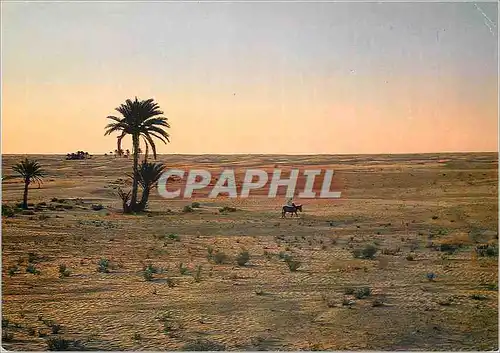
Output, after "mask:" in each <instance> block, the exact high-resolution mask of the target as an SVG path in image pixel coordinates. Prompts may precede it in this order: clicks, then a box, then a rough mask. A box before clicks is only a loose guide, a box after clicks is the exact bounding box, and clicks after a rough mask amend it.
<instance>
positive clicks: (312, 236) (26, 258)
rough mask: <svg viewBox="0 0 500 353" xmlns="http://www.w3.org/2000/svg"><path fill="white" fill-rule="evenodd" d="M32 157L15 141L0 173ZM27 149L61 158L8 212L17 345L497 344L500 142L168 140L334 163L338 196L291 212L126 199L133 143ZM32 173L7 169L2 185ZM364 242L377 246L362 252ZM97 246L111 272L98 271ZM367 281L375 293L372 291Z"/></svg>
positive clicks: (207, 161)
mask: <svg viewBox="0 0 500 353" xmlns="http://www.w3.org/2000/svg"><path fill="white" fill-rule="evenodd" d="M22 157H23V156H14V155H4V156H3V157H2V158H3V162H2V168H3V172H2V175H4V176H5V175H10V174H12V171H11V167H12V165H13V164H14V163H15V162H17V161H19V160H20V159H21V158H22ZM30 158H36V159H38V160H39V162H40V163H41V164H42V166H43V167H44V168H45V169H46V170H47V171H48V173H49V175H48V176H47V177H45V178H44V183H43V184H42V185H41V186H40V188H38V185H37V184H34V185H31V187H30V191H29V202H30V203H32V204H33V208H36V209H34V210H32V211H28V212H24V213H25V214H21V213H18V214H16V215H15V216H14V217H2V304H3V305H2V317H3V320H2V326H3V331H7V332H9V333H10V334H11V336H10V337H8V339H7V340H5V339H4V340H3V342H2V346H3V347H4V348H5V349H8V350H30V351H37V350H47V347H48V346H47V340H48V339H49V338H50V337H63V338H65V339H68V340H70V341H71V342H72V344H74V348H78V349H85V350H156V351H158V350H182V349H187V346H185V345H186V344H188V343H190V342H193V341H195V340H197V339H205V340H209V341H211V342H215V343H217V344H219V345H220V347H225V348H226V349H227V350H372V349H376V350H493V349H498V292H497V288H498V257H497V256H478V255H477V253H476V251H475V248H476V246H478V245H480V244H486V243H490V244H495V245H496V244H497V242H498V154H497V153H478V154H474V153H469V154H458V153H457V154H434V155H433V154H425V155H359V156H358V155H342V156H327V155H324V156H270V155H243V156H225V155H220V156H214V155H200V156H190V155H160V156H158V160H159V161H162V162H164V163H165V164H166V165H167V166H168V167H170V168H182V169H192V168H209V169H213V170H219V169H220V168H221V167H236V168H239V169H240V170H244V169H245V168H273V167H275V166H277V167H281V168H289V167H293V166H309V165H310V166H314V167H318V168H332V169H334V170H335V171H336V174H335V178H336V179H335V180H336V182H337V185H338V186H339V187H340V188H341V191H342V198H341V199H339V200H314V199H307V200H298V201H299V202H301V203H303V207H304V211H303V212H302V213H299V217H298V218H286V219H282V218H281V210H280V208H281V205H283V204H284V202H285V198H284V197H281V196H280V197H278V198H276V199H268V198H267V197H265V195H259V194H257V195H254V196H253V197H249V198H248V199H230V198H227V197H219V198H217V199H207V198H196V199H190V200H166V199H162V198H160V197H159V196H158V194H157V193H156V191H155V192H153V196H152V198H151V200H150V205H149V212H148V213H147V214H141V215H124V214H123V213H122V212H121V207H120V205H121V201H120V200H119V198H118V197H117V196H116V190H117V187H118V186H121V187H122V188H127V187H129V185H130V183H129V182H128V181H127V178H126V176H125V174H126V173H129V172H130V171H131V166H132V161H131V159H126V158H114V157H110V156H108V157H105V156H102V155H101V156H94V157H93V158H92V159H90V160H71V161H67V160H65V156H58V155H31V156H30ZM22 190H23V184H22V182H21V180H19V179H12V180H4V181H3V183H2V202H3V203H4V204H5V203H6V204H9V205H14V204H15V203H17V202H20V201H21V200H22ZM194 201H196V202H199V203H200V206H201V207H199V208H194V209H193V212H183V208H184V206H186V205H191V203H192V202H194ZM40 203H42V204H40ZM44 203H45V204H44ZM96 204H102V205H103V206H104V208H103V209H102V210H93V209H92V207H91V206H92V205H96ZM37 205H38V206H37ZM224 206H229V207H235V208H236V209H237V210H236V211H235V212H220V211H219V209H220V208H221V207H224ZM368 244H372V245H373V246H375V247H376V248H377V250H378V251H377V253H376V254H375V256H374V258H373V259H363V258H355V257H354V256H353V251H355V250H356V249H358V248H364V247H365V246H367V245H368ZM440 244H450V246H451V247H452V250H446V251H440V247H439V246H440ZM211 249H213V252H212V258H210V256H209V255H210V254H209V253H210V251H212V250H211ZM243 249H246V250H247V251H248V252H249V255H250V258H249V261H248V263H247V264H246V265H244V266H239V265H238V264H237V263H236V260H235V257H236V256H237V255H238V254H239V253H240V252H241V251H243ZM443 249H444V248H443ZM217 251H220V252H224V253H225V254H226V255H227V256H228V259H227V261H226V263H222V264H218V263H216V261H215V260H214V258H213V257H214V254H215V253H216V252H217ZM286 256H290V257H291V258H292V259H293V260H294V261H300V263H301V266H300V267H299V268H298V270H296V271H291V270H290V269H289V267H288V266H287V263H286V262H285V261H284V258H285V257H286ZM101 259H107V260H109V272H107V273H106V272H98V271H97V268H98V263H99V261H100V260H101ZM181 263H182V264H183V266H185V267H186V269H183V270H181V269H180V268H179V266H180V264H181ZM30 264H31V266H34V267H35V269H36V270H37V271H39V274H32V273H28V272H26V269H27V268H28V266H30ZM61 264H64V265H66V266H67V270H68V271H69V273H68V276H60V273H59V265H61ZM148 264H151V265H152V266H153V267H154V268H156V269H158V271H157V273H155V274H153V276H152V278H150V280H147V279H146V278H145V277H144V267H145V266H147V265H148ZM197 266H201V267H197ZM197 269H198V270H199V269H201V271H200V272H199V273H198V274H197ZM429 273H434V274H435V275H436V278H435V279H434V280H433V281H431V280H429V279H428V278H427V275H428V274H429ZM361 287H369V288H370V293H369V295H367V296H364V297H362V296H359V297H360V298H358V297H357V296H356V292H355V293H354V294H353V293H352V292H353V290H354V291H356V289H357V288H361ZM5 320H8V321H5ZM57 325H59V326H57ZM54 327H55V328H54Z"/></svg>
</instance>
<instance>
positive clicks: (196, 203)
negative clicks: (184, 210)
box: [191, 202, 201, 208]
mask: <svg viewBox="0 0 500 353" xmlns="http://www.w3.org/2000/svg"><path fill="white" fill-rule="evenodd" d="M200 207H201V205H200V203H199V202H193V203H192V204H191V208H200Z"/></svg>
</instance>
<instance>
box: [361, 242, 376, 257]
mask: <svg viewBox="0 0 500 353" xmlns="http://www.w3.org/2000/svg"><path fill="white" fill-rule="evenodd" d="M377 251H378V249H377V247H376V246H374V245H370V244H369V245H367V246H365V247H364V248H363V250H362V254H363V257H364V258H365V259H373V257H374V256H375V254H376V253H377Z"/></svg>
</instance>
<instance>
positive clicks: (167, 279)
mask: <svg viewBox="0 0 500 353" xmlns="http://www.w3.org/2000/svg"><path fill="white" fill-rule="evenodd" d="M166 281H167V286H168V287H169V288H174V287H175V281H174V280H173V279H172V278H170V277H167V278H166Z"/></svg>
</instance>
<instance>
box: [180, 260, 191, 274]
mask: <svg viewBox="0 0 500 353" xmlns="http://www.w3.org/2000/svg"><path fill="white" fill-rule="evenodd" d="M179 272H180V273H181V275H187V274H188V273H189V270H188V268H187V267H186V266H185V265H184V264H183V263H182V262H181V263H180V264H179Z"/></svg>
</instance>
